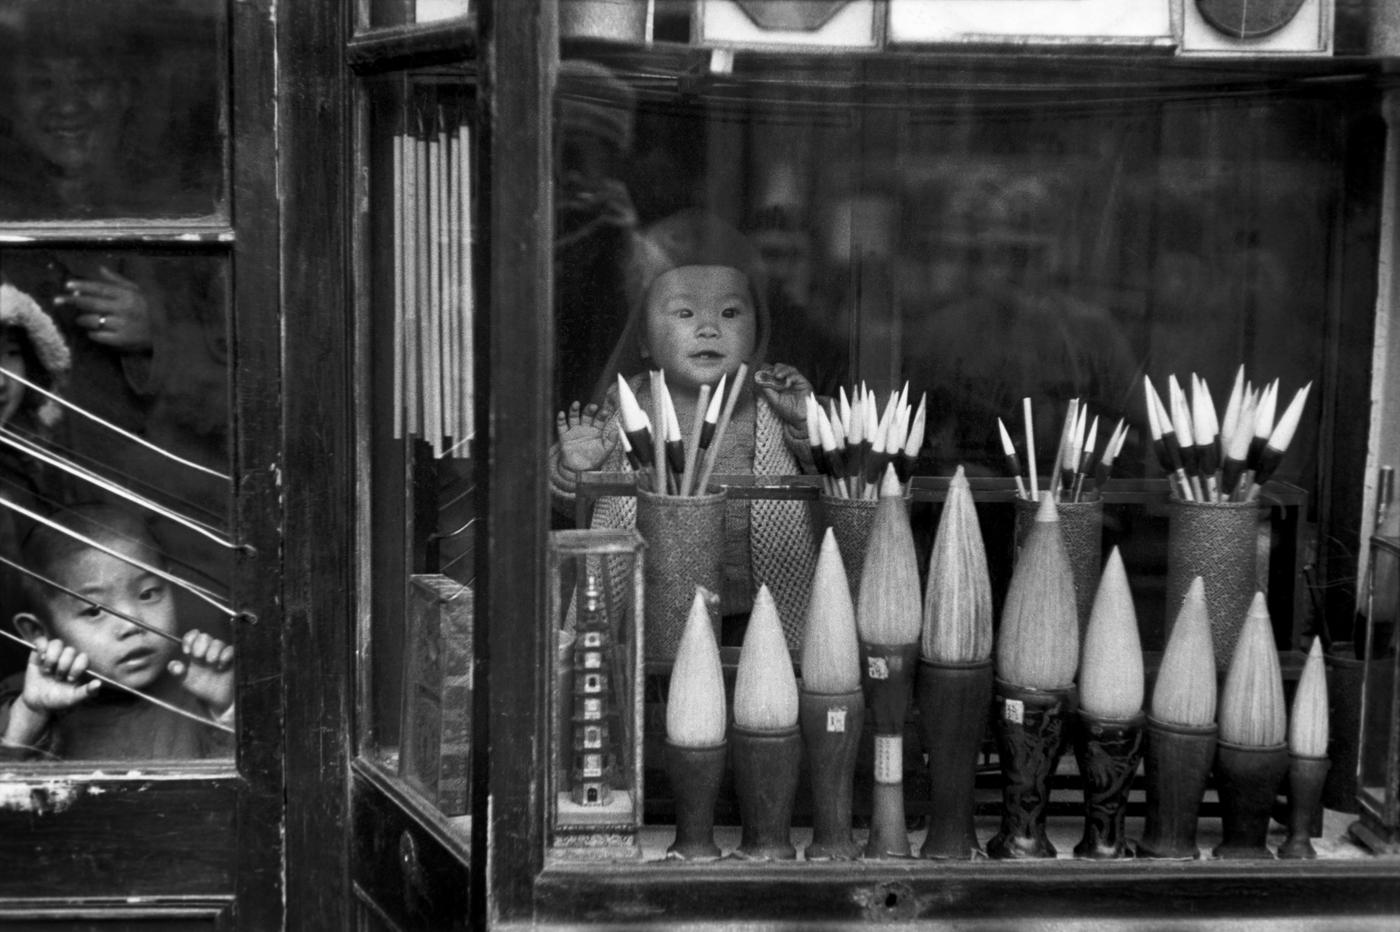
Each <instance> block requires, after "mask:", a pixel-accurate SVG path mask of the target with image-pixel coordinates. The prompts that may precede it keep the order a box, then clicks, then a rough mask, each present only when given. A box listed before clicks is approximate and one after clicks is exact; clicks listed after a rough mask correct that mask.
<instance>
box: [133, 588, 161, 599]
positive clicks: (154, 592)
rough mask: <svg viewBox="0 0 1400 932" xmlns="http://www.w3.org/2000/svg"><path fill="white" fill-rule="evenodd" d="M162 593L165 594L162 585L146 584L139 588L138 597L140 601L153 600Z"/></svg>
mask: <svg viewBox="0 0 1400 932" xmlns="http://www.w3.org/2000/svg"><path fill="white" fill-rule="evenodd" d="M163 595H165V587H164V586H147V587H146V588H145V589H142V590H141V593H140V595H139V596H138V597H139V598H140V599H141V601H142V602H153V601H155V600H156V599H159V598H160V597H161V596H163Z"/></svg>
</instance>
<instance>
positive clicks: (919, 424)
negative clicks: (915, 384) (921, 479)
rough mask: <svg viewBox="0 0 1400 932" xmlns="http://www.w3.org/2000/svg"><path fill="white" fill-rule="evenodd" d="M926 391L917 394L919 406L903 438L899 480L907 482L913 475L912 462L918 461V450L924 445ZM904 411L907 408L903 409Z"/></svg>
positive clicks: (926, 420) (926, 422)
mask: <svg viewBox="0 0 1400 932" xmlns="http://www.w3.org/2000/svg"><path fill="white" fill-rule="evenodd" d="M927 408H928V393H924V394H922V395H920V396H919V407H918V409H917V410H916V411H915V412H914V419H913V421H912V422H911V423H910V424H909V425H908V430H909V432H908V435H907V436H906V437H905V438H904V453H903V455H902V456H901V457H900V460H899V462H900V465H901V466H902V467H903V469H902V470H901V471H900V473H901V474H900V481H902V482H905V483H907V482H908V481H909V479H910V478H911V477H912V476H913V475H914V464H915V463H917V462H918V461H919V450H920V448H922V447H923V445H924V436H925V433H926V432H927V430H928V410H927ZM905 410H906V411H907V410H908V408H906V409H905Z"/></svg>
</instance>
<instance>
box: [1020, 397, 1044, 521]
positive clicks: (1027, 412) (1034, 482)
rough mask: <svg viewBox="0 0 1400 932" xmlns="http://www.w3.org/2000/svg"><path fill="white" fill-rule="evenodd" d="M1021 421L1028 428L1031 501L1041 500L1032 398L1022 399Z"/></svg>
mask: <svg viewBox="0 0 1400 932" xmlns="http://www.w3.org/2000/svg"><path fill="white" fill-rule="evenodd" d="M1021 421H1022V422H1023V423H1024V425H1025V429H1026V470H1027V485H1029V486H1030V493H1031V501H1033V502H1035V501H1039V500H1040V480H1039V478H1037V476H1036V474H1035V469H1036V467H1035V425H1034V424H1033V423H1032V421H1031V399H1030V396H1029V395H1028V396H1026V397H1024V398H1022V399H1021Z"/></svg>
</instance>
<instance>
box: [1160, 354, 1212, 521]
mask: <svg viewBox="0 0 1400 932" xmlns="http://www.w3.org/2000/svg"><path fill="white" fill-rule="evenodd" d="M1167 396H1168V397H1169V398H1170V399H1171V405H1172V406H1171V419H1170V421H1169V422H1164V423H1170V424H1171V426H1172V433H1174V434H1175V435H1176V438H1177V444H1178V449H1180V450H1181V469H1182V472H1183V473H1184V474H1185V476H1186V481H1187V482H1188V483H1190V485H1191V496H1192V498H1194V499H1196V500H1198V501H1199V500H1200V499H1202V498H1204V497H1205V492H1204V490H1203V489H1202V487H1201V479H1200V463H1199V461H1198V457H1197V456H1196V443H1197V440H1196V428H1195V425H1194V424H1192V423H1191V411H1190V409H1189V408H1188V407H1187V405H1186V393H1185V392H1184V391H1182V390H1181V383H1180V382H1178V381H1177V378H1176V374H1175V373H1172V374H1171V375H1169V376H1167ZM1165 433H1166V431H1165V428H1164V430H1163V434H1164V436H1163V438H1162V439H1163V440H1166V437H1165Z"/></svg>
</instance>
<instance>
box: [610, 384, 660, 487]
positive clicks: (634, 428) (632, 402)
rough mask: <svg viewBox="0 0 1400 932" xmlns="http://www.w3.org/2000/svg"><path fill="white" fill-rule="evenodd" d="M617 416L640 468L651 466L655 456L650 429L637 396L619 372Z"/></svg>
mask: <svg viewBox="0 0 1400 932" xmlns="http://www.w3.org/2000/svg"><path fill="white" fill-rule="evenodd" d="M617 400H618V416H619V417H620V418H621V419H622V432H623V434H625V435H626V437H627V440H628V444H629V445H630V446H631V448H632V453H633V455H634V456H636V458H637V463H638V464H639V466H640V468H641V469H642V470H644V471H645V470H648V469H650V468H651V466H652V462H653V459H654V456H655V453H654V447H653V446H652V442H651V431H650V430H648V429H647V416H646V415H645V414H644V413H643V412H642V406H641V405H640V404H638V403H637V396H636V395H634V394H633V393H632V387H631V386H630V385H628V384H627V380H626V379H624V378H623V377H622V374H621V373H618V376H617Z"/></svg>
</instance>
